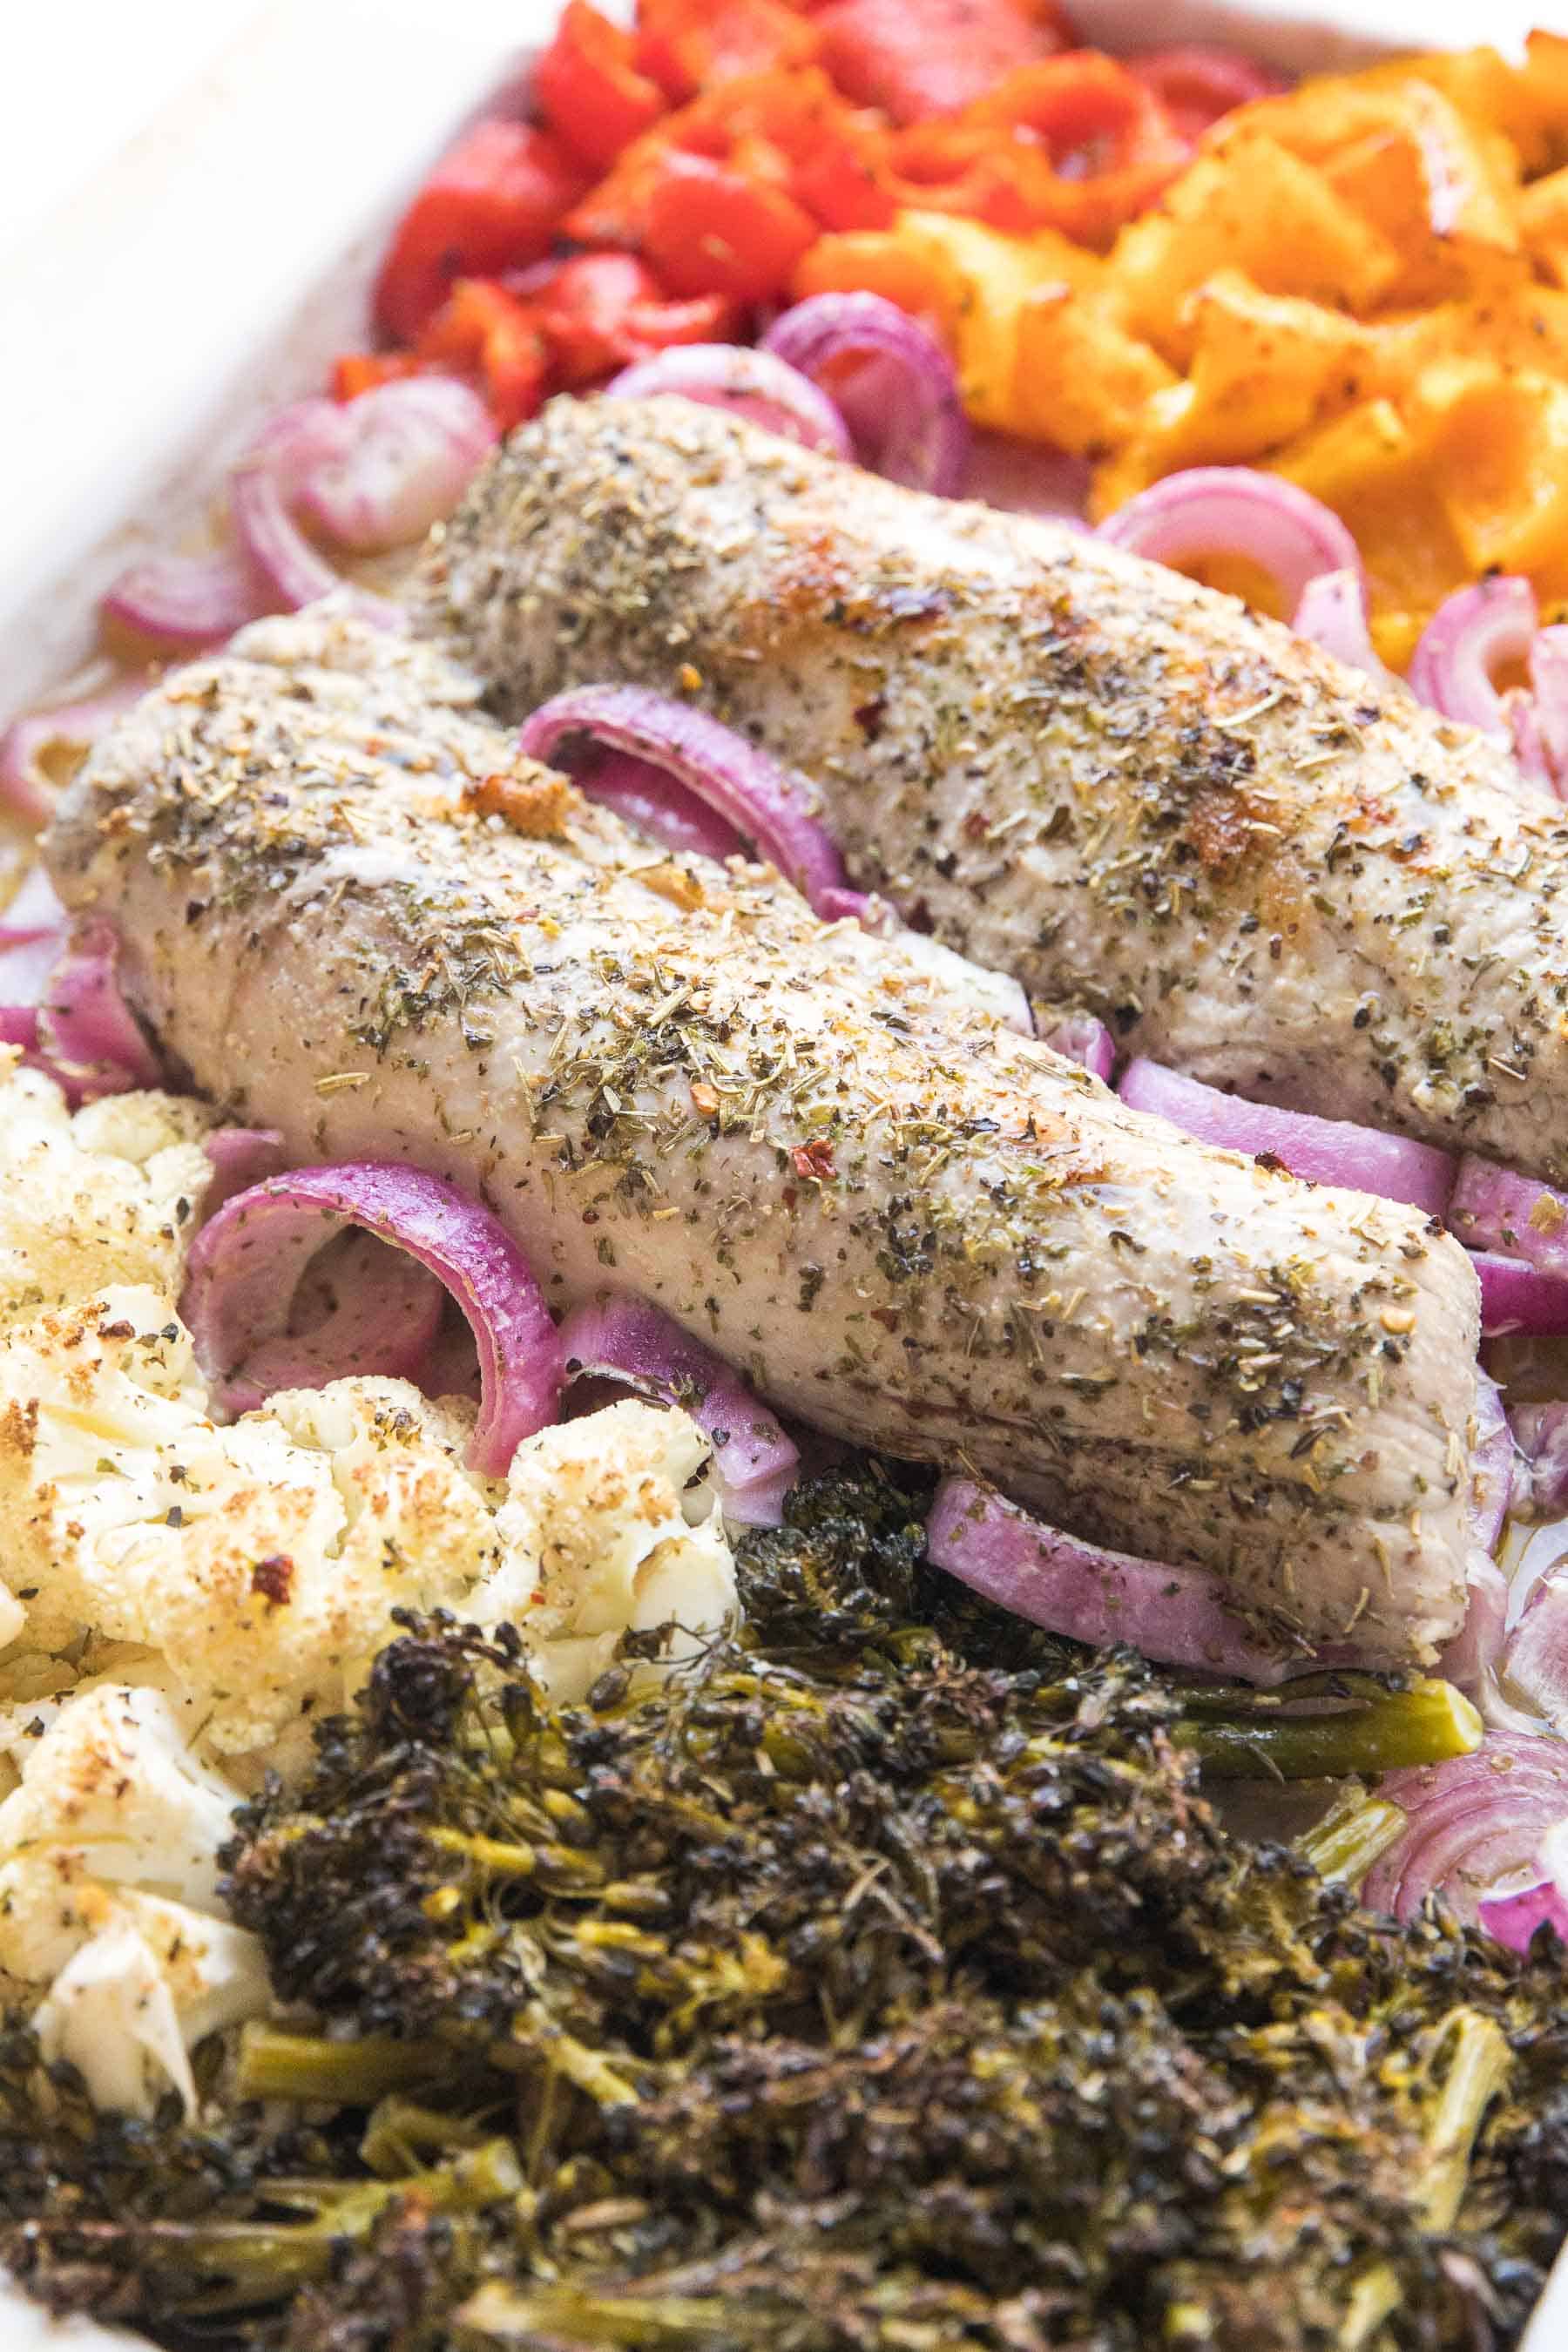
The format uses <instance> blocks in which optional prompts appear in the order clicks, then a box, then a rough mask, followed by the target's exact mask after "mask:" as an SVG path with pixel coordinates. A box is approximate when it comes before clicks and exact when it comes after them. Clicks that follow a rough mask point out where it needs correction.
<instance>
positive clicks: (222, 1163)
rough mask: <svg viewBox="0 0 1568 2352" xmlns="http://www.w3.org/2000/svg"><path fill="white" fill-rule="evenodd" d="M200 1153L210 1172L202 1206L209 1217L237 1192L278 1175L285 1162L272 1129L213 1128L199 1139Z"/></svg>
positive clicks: (280, 1136) (285, 1154)
mask: <svg viewBox="0 0 1568 2352" xmlns="http://www.w3.org/2000/svg"><path fill="white" fill-rule="evenodd" d="M202 1149H203V1150H204V1151H205V1153H206V1155H207V1159H208V1160H209V1161H210V1162H211V1165H212V1171H213V1172H212V1181H211V1182H210V1183H209V1184H208V1186H207V1189H206V1195H205V1200H204V1202H203V1203H202V1206H203V1209H204V1211H205V1214H206V1215H207V1216H209V1217H211V1216H216V1213H217V1212H218V1210H219V1209H221V1208H222V1206H223V1204H224V1202H226V1201H232V1200H233V1198H234V1196H235V1194H236V1193H237V1192H246V1191H247V1190H248V1189H249V1187H250V1186H251V1185H252V1184H259V1183H260V1182H261V1181H262V1179H263V1177H265V1176H277V1175H279V1174H280V1173H281V1171H282V1170H283V1168H284V1167H285V1166H286V1164H287V1160H288V1154H287V1153H286V1152H285V1150H284V1149H283V1138H282V1135H281V1133H280V1132H279V1129H277V1128H275V1127H215V1128H214V1129H213V1130H212V1132H211V1133H210V1134H209V1135H205V1136H204V1137H203V1138H202Z"/></svg>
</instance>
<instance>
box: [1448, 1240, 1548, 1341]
mask: <svg viewBox="0 0 1568 2352" xmlns="http://www.w3.org/2000/svg"><path fill="white" fill-rule="evenodd" d="M1470 1264H1471V1265H1473V1266H1474V1267H1475V1270H1476V1277H1477V1279H1478V1281H1479V1284H1480V1286H1481V1337H1482V1339H1501V1338H1502V1337H1503V1336H1504V1334H1505V1333H1507V1332H1510V1331H1524V1332H1529V1333H1531V1334H1533V1336H1534V1337H1535V1338H1537V1339H1547V1338H1550V1337H1552V1335H1553V1334H1554V1333H1558V1332H1563V1331H1568V1281H1565V1280H1564V1279H1563V1276H1562V1275H1560V1274H1542V1271H1541V1268H1540V1267H1539V1266H1535V1265H1529V1264H1527V1263H1526V1261H1525V1260H1524V1259H1523V1258H1519V1257H1500V1256H1499V1255H1497V1253H1496V1252H1495V1251H1493V1250H1472V1251H1471V1252H1470Z"/></svg>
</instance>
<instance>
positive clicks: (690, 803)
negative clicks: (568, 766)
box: [575, 751, 746, 864]
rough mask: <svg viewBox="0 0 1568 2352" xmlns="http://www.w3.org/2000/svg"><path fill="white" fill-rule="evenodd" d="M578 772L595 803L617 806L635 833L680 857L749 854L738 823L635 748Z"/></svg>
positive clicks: (601, 756)
mask: <svg viewBox="0 0 1568 2352" xmlns="http://www.w3.org/2000/svg"><path fill="white" fill-rule="evenodd" d="M575 775H576V781H577V782H578V784H579V785H580V786H581V788H582V790H583V791H584V793H586V794H587V796H588V798H589V799H590V800H591V801H597V802H598V803H600V805H601V807H604V808H607V809H613V810H614V811H615V814H616V816H618V817H619V818H620V819H621V821H622V822H623V824H629V825H630V826H631V828H632V831H633V832H634V833H641V834H646V835H647V838H648V839H649V840H650V841H657V842H658V844H659V845H660V847H661V848H664V849H672V850H674V851H675V852H676V853H677V855H678V856H695V857H715V858H717V859H718V860H719V861H720V863H721V864H722V862H723V860H724V859H725V858H726V857H735V856H743V855H744V853H745V846H746V845H745V843H744V842H743V841H742V838H741V836H740V835H739V834H738V833H737V832H736V830H735V828H734V826H733V825H732V824H729V823H728V822H727V820H726V819H725V818H723V817H721V816H720V815H719V814H718V813H717V812H716V811H715V810H713V809H710V807H709V805H708V803H707V802H706V801H703V800H700V799H699V798H698V796H697V794H696V793H694V792H692V791H690V790H689V787H688V786H687V785H685V784H681V783H678V782H676V780H675V778H674V777H673V776H672V775H670V774H669V772H668V770H667V769H664V768H657V767H655V765H654V763H653V761H651V760H638V759H634V758H633V756H632V754H631V753H630V752H629V751H604V752H601V753H600V754H599V755H598V756H597V757H596V758H595V759H592V760H589V761H585V762H584V765H583V766H582V767H581V768H579V769H577V770H576V771H575Z"/></svg>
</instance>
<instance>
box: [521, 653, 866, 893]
mask: <svg viewBox="0 0 1568 2352" xmlns="http://www.w3.org/2000/svg"><path fill="white" fill-rule="evenodd" d="M574 735H578V736H587V737H588V738H589V739H590V740H591V741H592V742H593V743H595V745H607V746H608V747H609V749H610V750H612V751H629V752H630V753H631V754H632V755H633V757H634V758H636V759H638V760H642V761H647V762H649V763H650V764H651V765H652V766H654V767H656V768H660V769H662V770H663V771H664V772H665V773H666V774H667V775H670V776H673V777H674V779H675V781H676V782H677V783H679V784H683V785H684V786H685V787H686V788H687V790H688V791H689V792H692V793H696V795H697V797H698V798H699V799H700V801H702V802H703V803H705V804H706V805H707V806H708V807H709V808H710V809H711V810H713V811H714V812H715V814H718V815H719V816H721V817H722V818H723V819H724V821H725V822H726V823H727V824H732V825H734V826H735V828H736V829H737V831H738V832H740V833H742V834H743V835H745V836H746V838H747V839H748V840H750V841H752V842H754V843H755V844H756V846H757V848H758V850H759V851H760V852H761V853H762V855H763V856H764V857H769V858H771V859H772V860H773V864H774V865H775V866H777V867H778V869H779V871H780V873H781V874H784V876H786V877H787V878H788V879H789V880H790V881H791V882H793V883H794V884H795V887H796V889H797V890H799V891H800V892H801V894H802V896H803V897H804V898H807V899H809V900H810V902H811V904H812V906H813V907H814V908H816V909H817V911H818V912H819V913H820V912H821V911H822V908H821V899H822V895H823V893H824V892H825V891H829V890H842V889H843V888H844V887H846V877H845V872H844V862H843V860H842V858H841V857H840V856H839V855H838V852H837V849H836V848H835V847H834V845H833V843H832V841H831V840H830V838H829V837H828V835H827V832H826V828H825V827H824V826H823V824H821V823H820V822H819V820H818V819H817V818H816V816H815V815H814V814H812V801H813V794H812V791H811V787H810V786H809V785H808V784H807V783H806V782H805V780H804V779H803V778H801V777H799V776H795V775H793V774H791V772H790V771H789V770H788V769H786V768H782V767H780V765H779V763H778V761H776V760H773V759H770V757H769V756H768V754H767V752H765V751H759V750H758V748H757V746H756V745H755V744H754V743H750V742H748V741H747V740H746V738H745V737H744V736H743V735H737V734H736V733H735V732H734V731H733V730H732V729H731V728H728V727H723V726H721V725H720V723H719V721H718V719H710V718H709V716H708V714H707V713H706V711H702V710H693V709H690V708H689V705H688V704H686V703H684V702H672V701H670V700H669V699H668V697H667V696H665V695H662V694H654V693H651V692H649V690H648V689H647V688H645V687H640V686H579V687H573V688H570V689H569V690H568V691H567V692H566V693H565V694H558V695H556V696H554V697H553V698H552V700H551V701H549V702H545V703H542V704H541V706H540V708H539V709H537V710H536V711H535V712H534V713H533V715H532V717H531V718H530V719H524V721H523V723H522V728H521V732H520V734H519V736H518V748H519V749H520V751H523V752H525V753H526V754H527V755H528V756H529V757H530V758H531V759H535V760H543V761H553V760H554V756H555V752H556V751H557V749H558V747H559V746H560V745H561V744H563V743H564V742H566V741H567V740H569V739H570V738H571V737H573V736H574ZM556 764H557V765H559V762H558V761H557V762H556ZM590 788H591V779H590ZM828 919H830V920H831V919H832V918H831V917H829V918H828Z"/></svg>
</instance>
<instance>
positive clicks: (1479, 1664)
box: [1433, 1551, 1508, 1694]
mask: <svg viewBox="0 0 1568 2352" xmlns="http://www.w3.org/2000/svg"><path fill="white" fill-rule="evenodd" d="M1466 1582H1467V1585H1468V1591H1469V1599H1468V1601H1467V1603H1466V1606H1465V1622H1464V1623H1463V1625H1462V1626H1461V1627H1460V1628H1459V1631H1458V1633H1456V1634H1455V1636H1454V1638H1453V1640H1452V1641H1451V1642H1450V1643H1448V1646H1447V1649H1446V1650H1445V1651H1444V1652H1443V1654H1442V1655H1441V1657H1439V1659H1438V1661H1437V1663H1436V1666H1435V1667H1434V1668H1433V1672H1434V1674H1435V1675H1437V1676H1438V1677H1439V1678H1440V1679H1441V1680H1442V1681H1443V1682H1446V1683H1456V1684H1458V1687H1459V1688H1460V1690H1462V1691H1468V1692H1470V1693H1472V1694H1473V1693H1476V1692H1479V1690H1481V1689H1482V1687H1483V1685H1485V1683H1486V1680H1487V1677H1488V1676H1489V1675H1491V1674H1492V1673H1494V1672H1495V1670H1496V1667H1497V1664H1498V1662H1499V1660H1500V1657H1501V1656H1502V1645H1503V1633H1504V1628H1505V1626H1506V1625H1507V1622H1508V1579H1507V1577H1506V1576H1505V1575H1504V1574H1503V1572H1502V1570H1501V1569H1500V1567H1499V1566H1498V1564H1497V1562H1496V1560H1495V1559H1489V1558H1488V1557H1487V1555H1486V1553H1485V1552H1481V1551H1477V1552H1473V1553H1472V1554H1471V1556H1470V1562H1469V1573H1468V1577H1467V1579H1466Z"/></svg>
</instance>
